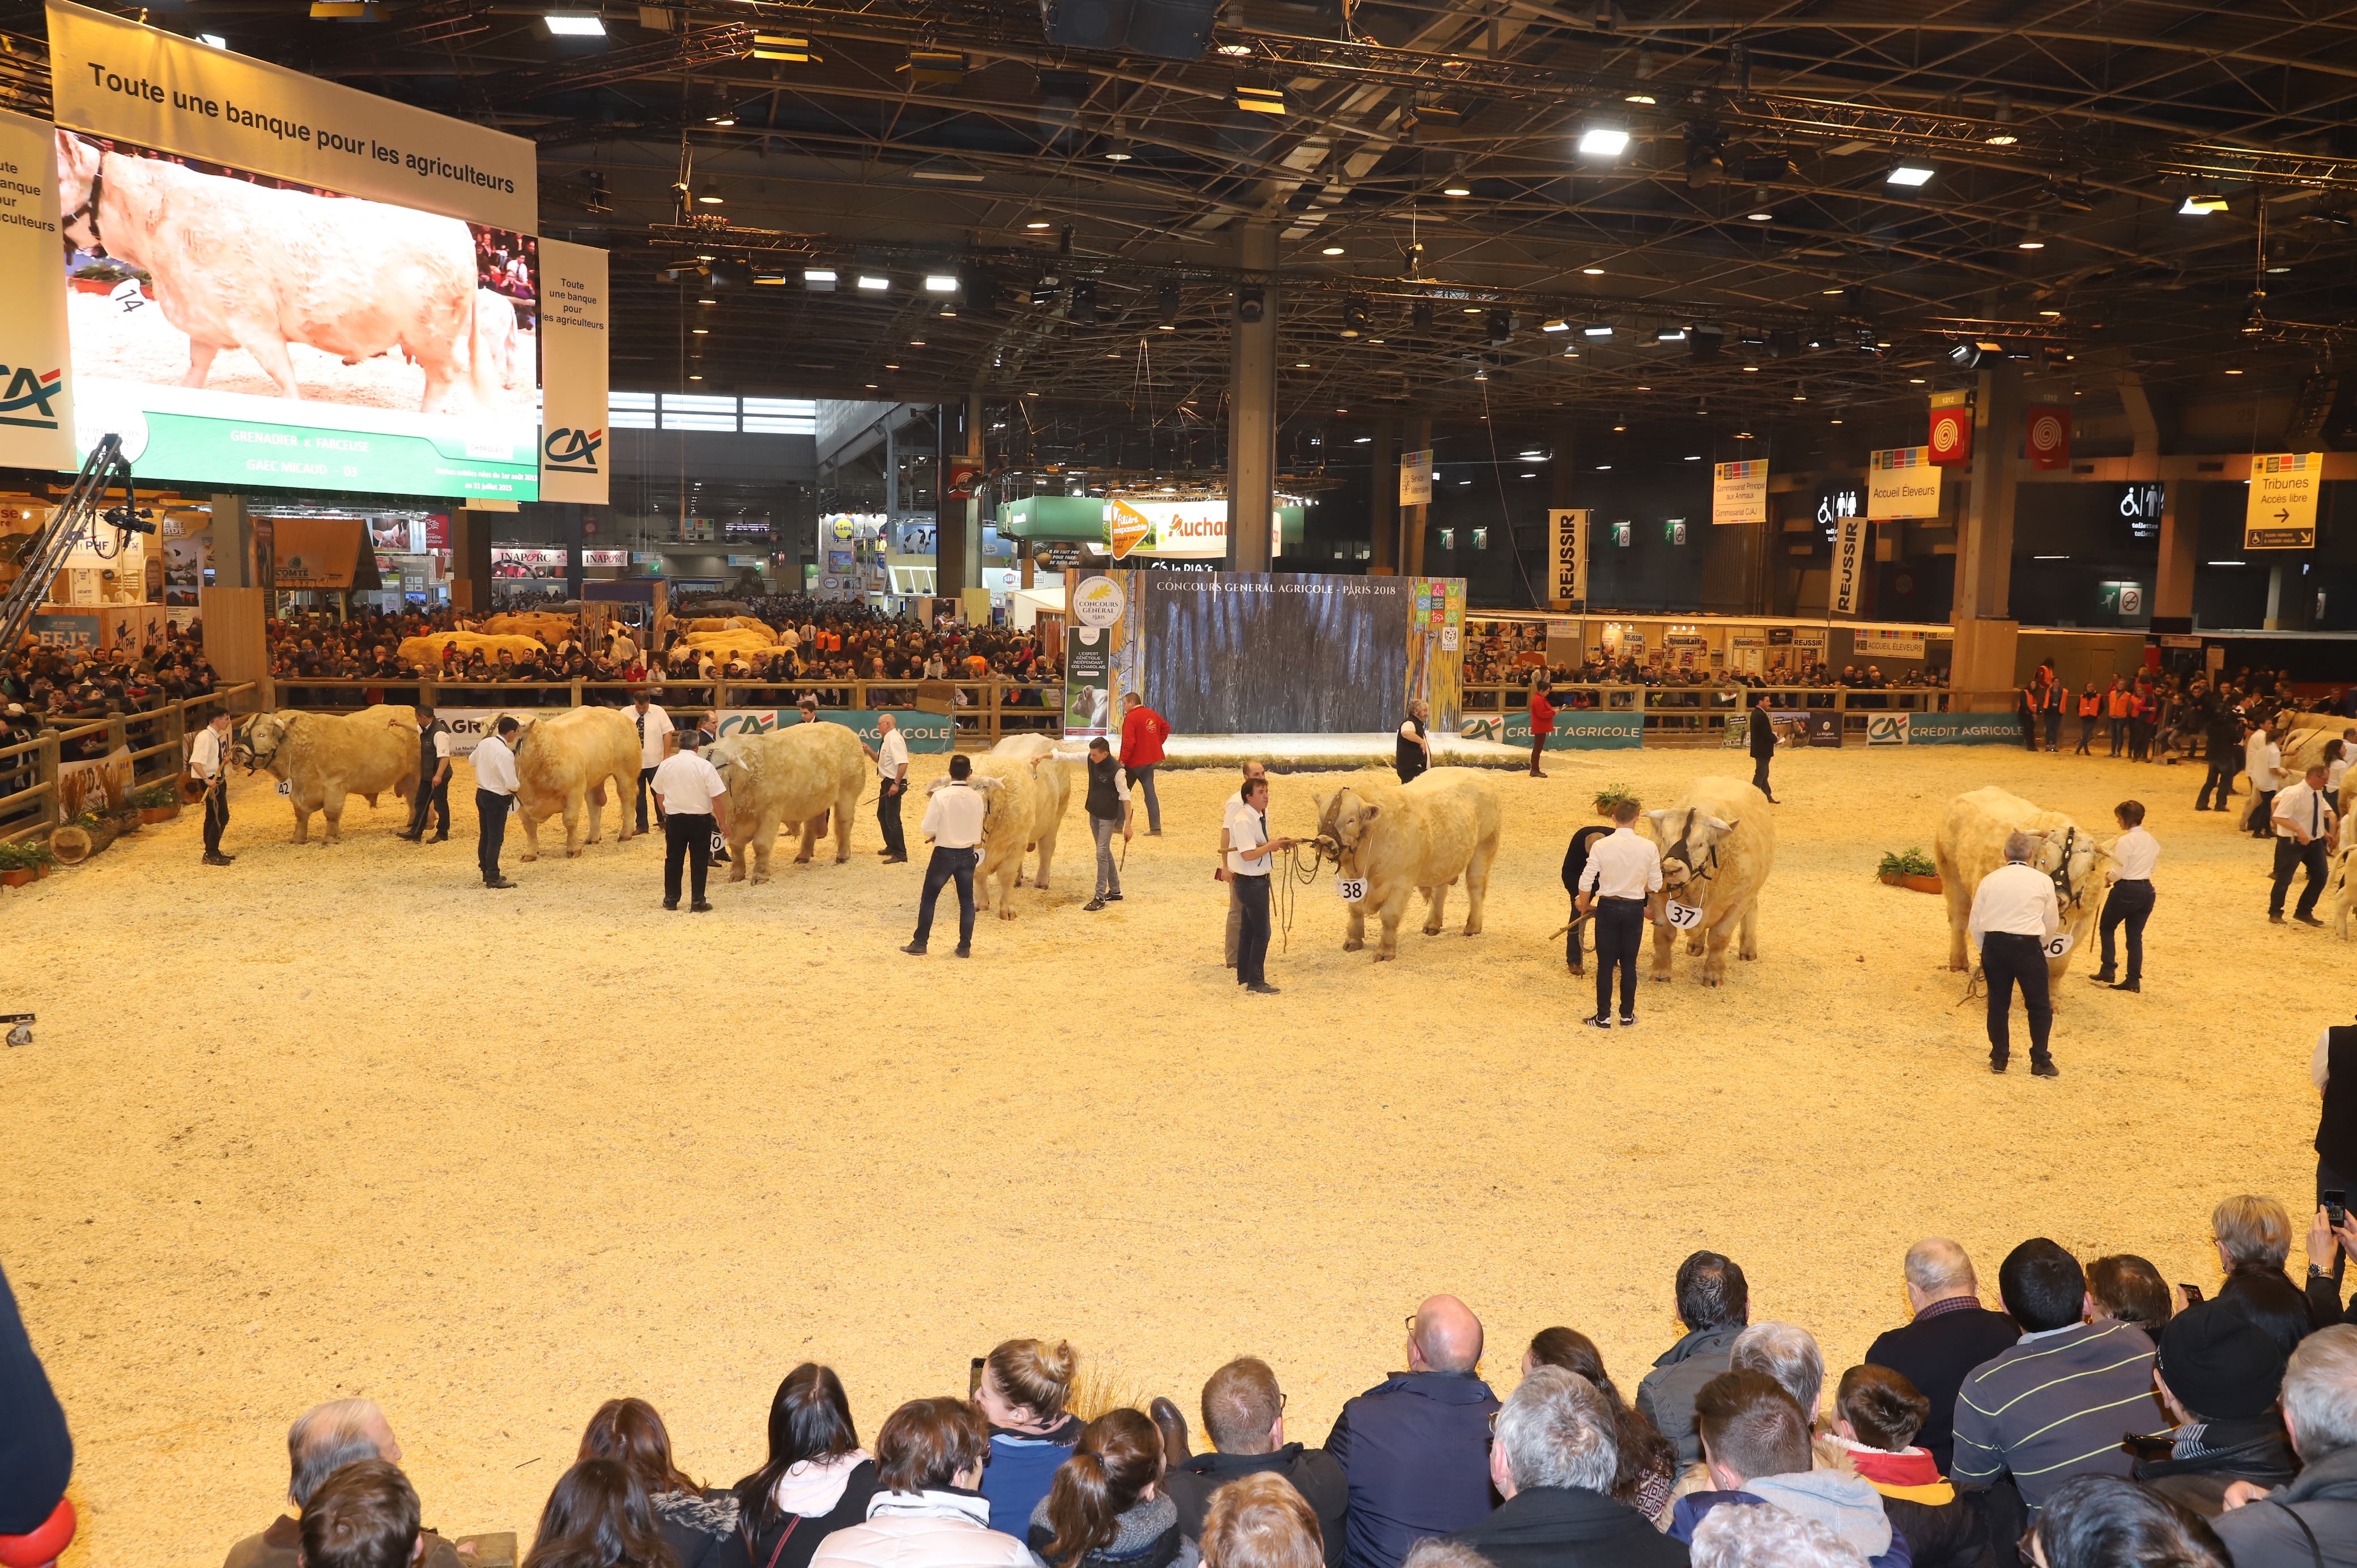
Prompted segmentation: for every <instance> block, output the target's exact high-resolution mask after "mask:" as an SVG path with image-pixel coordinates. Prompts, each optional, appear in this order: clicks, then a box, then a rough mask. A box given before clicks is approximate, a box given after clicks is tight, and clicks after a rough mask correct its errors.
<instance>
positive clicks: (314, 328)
mask: <svg viewBox="0 0 2357 1568" xmlns="http://www.w3.org/2000/svg"><path fill="white" fill-rule="evenodd" d="M48 24H49V45H50V58H51V59H52V60H54V61H56V62H57V68H56V69H55V70H54V71H53V73H52V85H53V91H54V93H55V106H56V114H57V121H58V124H59V127H61V129H62V130H63V131H64V132H66V133H67V134H60V135H59V136H58V137H57V138H56V146H55V150H54V152H53V154H52V157H53V161H54V164H55V166H56V169H57V188H58V202H59V208H60V209H61V211H62V212H63V214H64V217H63V219H62V220H61V224H60V227H61V231H62V232H63V235H64V238H65V245H64V246H63V247H60V250H59V252H52V256H53V264H58V263H57V262H56V261H55V259H54V258H56V257H58V256H59V255H60V254H61V255H62V264H61V266H60V270H59V274H56V275H55V277H54V279H53V282H52V284H51V285H50V286H51V288H52V289H54V290H57V291H60V292H62V293H63V295H64V299H65V308H66V316H67V323H68V329H69V334H70V344H71V354H70V361H71V368H72V374H73V376H74V381H75V392H76V403H77V405H78V406H77V409H76V419H75V428H76V429H77V431H78V432H81V434H82V435H86V436H87V438H88V439H91V440H95V439H96V436H97V435H98V434H99V433H100V432H103V431H113V432H114V433H116V434H117V435H121V436H122V438H123V442H124V455H125V456H128V457H129V458H130V459H131V461H132V462H133V463H134V464H135V466H136V467H138V469H139V471H140V472H141V474H142V475H143V476H152V477H155V478H161V479H169V480H178V481H186V482H193V483H199V484H202V483H208V482H210V483H215V484H233V485H243V486H300V487H317V488H326V489H341V490H374V491H380V492H386V493H392V494H400V495H434V496H451V497H463V498H476V499H483V500H507V501H527V500H534V499H539V495H540V452H539V446H540V440H539V435H540V421H539V414H538V411H537V408H536V403H537V401H538V393H539V384H540V381H539V369H540V352H539V340H540V331H539V317H540V306H541V303H542V295H543V292H544V277H543V275H542V271H541V259H540V255H539V242H538V241H537V240H536V239H534V238H533V234H532V231H533V228H534V227H535V226H536V223H537V214H538V210H539V186H538V181H537V177H536V176H535V173H534V168H535V165H534V156H535V155H534V148H533V144H532V143H530V142H527V141H524V140H522V139H521V138H519V137H515V136H511V135H507V134H503V133H500V132H497V131H490V130H487V129H485V128H483V127H482V126H479V125H474V124H468V123H467V122H465V121H462V120H455V119H450V118H447V117H446V116H443V115H438V114H434V113H428V112H426V111H425V110H422V109H417V108H414V107H413V106H411V105H408V104H405V103H401V102H395V101H393V100H392V99H387V98H380V97H377V96H375V95H374V94H372V93H367V92H361V91H355V90H353V89H351V88H347V87H340V86H338V85H335V84H334V83H331V82H326V81H318V80H317V79H315V78H312V77H307V76H304V75H302V74H301V73H299V72H296V71H291V70H283V69H281V68H279V67H277V66H273V65H268V64H265V63H264V62H263V61H260V60H255V59H247V58H245V57H244V56H242V55H237V54H233V53H231V52H230V51H229V50H226V49H217V48H210V47H209V46H207V45H205V44H201V43H199V42H198V41H196V40H195V39H193V38H184V37H182V36H180V35H178V34H177V33H168V32H164V31H162V30H160V29H157V28H154V27H144V26H142V25H140V24H138V23H135V22H130V21H124V20H121V19H118V18H116V17H113V16H105V15H102V14H101V13H99V12H96V11H89V10H84V9H82V8H81V7H80V6H77V5H66V4H62V3H53V4H51V5H49V7H48ZM68 62H70V65H69V63H68ZM77 132H78V133H85V134H72V133H77ZM298 291H299V298H297V297H296V295H297V292H298ZM231 317H238V318H240V319H241V320H242V321H244V322H245V323H246V324H247V326H246V327H243V328H241V329H240V330H239V331H237V332H231V331H230V330H228V329H227V328H225V327H224V326H223V325H221V324H222V323H224V322H226V321H228V320H230V319H231ZM253 321H261V322H264V323H266V324H267V326H268V329H267V330H263V331H262V332H261V333H260V335H259V336H257V333H256V331H255V330H253V329H249V328H250V327H251V323H252V322H253ZM596 423H598V424H602V423H603V420H602V419H599V420H598V421H597V422H596Z"/></svg>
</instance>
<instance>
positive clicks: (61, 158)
mask: <svg viewBox="0 0 2357 1568" xmlns="http://www.w3.org/2000/svg"><path fill="white" fill-rule="evenodd" d="M102 156H104V155H103V154H102V153H101V152H100V151H99V150H98V149H97V148H96V147H94V146H92V145H91V144H90V143H88V142H85V141H83V140H82V139H81V137H80V136H76V135H71V134H68V133H66V132H64V131H59V133H58V211H59V214H61V215H62V217H63V219H64V221H63V222H62V223H61V224H59V228H60V229H62V230H63V231H64V233H65V237H66V238H67V240H68V241H70V242H72V243H73V244H74V245H75V246H77V247H78V248H80V249H81V250H85V251H93V252H97V253H99V254H101V255H103V254H105V252H104V251H103V250H102V249H101V247H100V245H99V242H98V223H97V207H98V194H97V193H98V189H99V167H100V164H99V160H100V158H101V157H102Z"/></svg>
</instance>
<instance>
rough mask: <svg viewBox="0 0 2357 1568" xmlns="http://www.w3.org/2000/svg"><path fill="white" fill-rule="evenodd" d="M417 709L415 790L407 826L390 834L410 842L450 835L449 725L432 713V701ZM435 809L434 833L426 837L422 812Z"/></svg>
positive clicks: (439, 839) (437, 838)
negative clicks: (431, 836)
mask: <svg viewBox="0 0 2357 1568" xmlns="http://www.w3.org/2000/svg"><path fill="white" fill-rule="evenodd" d="M416 710H417V791H416V795H415V797H414V799H413V800H412V801H411V802H410V807H409V826H408V827H407V828H405V829H404V830H403V831H402V832H397V833H395V834H393V837H395V838H398V839H406V840H408V841H409V842H410V843H442V842H443V841H444V840H446V839H447V838H448V837H449V836H450V726H449V725H446V724H444V723H443V722H442V721H441V720H440V719H437V718H436V717H435V716H434V704H433V703H427V702H420V703H417V704H416ZM428 811H434V812H436V813H438V814H437V816H436V819H435V824H434V837H433V838H432V839H431V840H428V839H427V838H426V837H425V815H426V813H427V812H428Z"/></svg>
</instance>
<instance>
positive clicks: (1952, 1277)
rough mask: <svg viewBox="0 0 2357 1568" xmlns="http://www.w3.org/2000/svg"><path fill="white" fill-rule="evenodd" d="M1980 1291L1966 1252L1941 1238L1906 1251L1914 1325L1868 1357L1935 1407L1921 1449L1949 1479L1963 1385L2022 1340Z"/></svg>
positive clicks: (1920, 1436) (1878, 1344)
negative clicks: (1989, 1306)
mask: <svg viewBox="0 0 2357 1568" xmlns="http://www.w3.org/2000/svg"><path fill="white" fill-rule="evenodd" d="M1979 1292H1980V1282H1979V1280H1978V1279H1977V1278H1975V1275H1974V1273H1973V1261H1972V1259H1971V1258H1970V1257H1969V1256H1967V1255H1966V1254H1965V1251H1964V1249H1963V1248H1962V1247H1959V1246H1958V1245H1956V1243H1954V1242H1953V1241H1951V1240H1946V1239H1945V1238H1943V1237H1936V1236H1935V1237H1932V1238H1930V1239H1928V1240H1921V1241H1918V1242H1916V1243H1915V1244H1914V1245H1913V1246H1912V1247H1910V1248H1908V1249H1907V1300H1908V1302H1909V1303H1910V1305H1912V1306H1913V1307H1914V1309H1915V1316H1914V1319H1913V1321H1911V1322H1910V1323H1909V1324H1908V1325H1907V1326H1905V1327H1903V1328H1893V1329H1890V1330H1889V1331H1888V1332H1887V1333H1885V1334H1884V1335H1883V1336H1882V1337H1880V1338H1878V1339H1877V1340H1876V1341H1875V1342H1874V1344H1873V1345H1872V1346H1871V1347H1869V1348H1867V1352H1866V1359H1867V1362H1868V1363H1870V1364H1871V1365H1874V1366H1877V1367H1888V1368H1889V1369H1891V1370H1892V1371H1894V1372H1897V1373H1900V1375H1901V1376H1903V1377H1905V1378H1906V1379H1907V1380H1908V1381H1909V1382H1910V1383H1913V1384H1914V1385H1915V1389H1916V1391H1917V1392H1919V1393H1921V1395H1922V1396H1923V1397H1924V1398H1925V1399H1927V1400H1929V1401H1931V1402H1932V1409H1931V1411H1930V1412H1929V1413H1928V1414H1926V1415H1925V1416H1924V1418H1923V1425H1922V1427H1921V1430H1920V1431H1918V1432H1917V1433H1916V1434H1915V1442H1916V1444H1918V1445H1919V1446H1921V1447H1924V1448H1928V1449H1930V1450H1931V1451H1932V1458H1934V1459H1936V1460H1938V1461H1939V1465H1940V1474H1942V1475H1943V1476H1944V1475H1946V1474H1947V1473H1948V1461H1949V1459H1950V1458H1951V1457H1952V1456H1953V1455H1954V1453H1955V1446H1956V1437H1955V1421H1956V1395H1957V1393H1958V1392H1959V1391H1961V1390H1962V1389H1963V1388H1964V1380H1965V1379H1966V1378H1968V1377H1970V1376H1971V1375H1972V1372H1973V1369H1974V1368H1975V1367H1978V1366H1979V1365H1980V1364H1981V1363H1982V1362H1984V1361H1988V1360H1992V1359H1996V1356H1997V1355H1998V1354H1999V1353H2000V1352H2001V1351H2004V1350H2007V1349H2009V1348H2012V1346H2013V1344H2014V1342H2015V1341H2016V1340H2018V1339H2019V1338H2020V1337H2021V1331H2020V1330H2019V1329H2018V1328H2017V1327H2015V1326H2014V1322H2013V1319H2012V1318H2010V1317H2007V1316H2006V1315H2005V1314H2004V1313H2002V1312H1989V1311H1987V1310H1986V1309H1984V1308H1983V1307H1982V1305H1981V1302H1980V1294H1979Z"/></svg>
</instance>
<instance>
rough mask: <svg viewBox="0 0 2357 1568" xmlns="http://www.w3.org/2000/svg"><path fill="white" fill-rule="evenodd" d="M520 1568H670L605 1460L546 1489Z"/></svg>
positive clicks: (633, 1481) (649, 1519)
mask: <svg viewBox="0 0 2357 1568" xmlns="http://www.w3.org/2000/svg"><path fill="white" fill-rule="evenodd" d="M306 1568H308V1565H306ZM520 1568H672V1555H671V1548H670V1546H669V1545H668V1544H666V1543H665V1542H664V1541H663V1535H662V1525H661V1523H660V1522H659V1521H658V1520H656V1518H655V1509H654V1504H653V1502H652V1501H651V1500H650V1499H649V1498H648V1497H647V1489H646V1488H645V1487H642V1486H640V1485H639V1478H638V1477H636V1476H633V1475H631V1474H630V1471H629V1470H628V1469H626V1468H625V1467H624V1466H621V1465H619V1464H617V1463H616V1462H615V1461H613V1460H611V1459H581V1460H576V1461H575V1463H574V1466H573V1468H571V1469H570V1470H567V1471H565V1474H564V1475H562V1476H560V1477H557V1481H556V1485H555V1486H554V1487H552V1488H551V1489H550V1491H549V1494H548V1504H547V1506H546V1507H545V1508H543V1509H541V1510H540V1529H539V1530H538V1532H537V1533H536V1534H535V1535H534V1536H533V1542H532V1550H531V1551H530V1552H525V1553H524V1555H523V1562H522V1564H521V1565H520Z"/></svg>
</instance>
